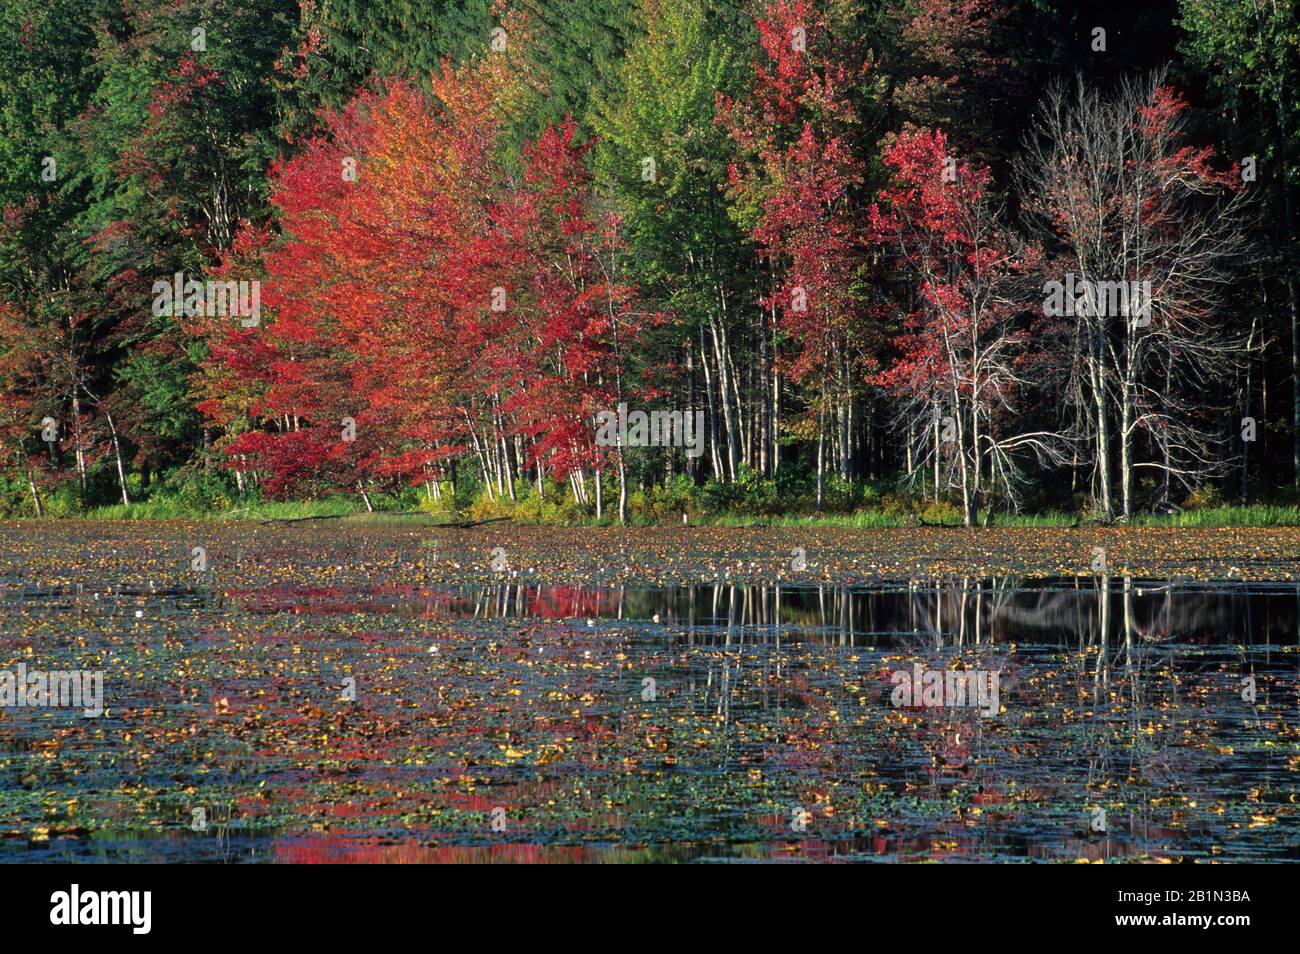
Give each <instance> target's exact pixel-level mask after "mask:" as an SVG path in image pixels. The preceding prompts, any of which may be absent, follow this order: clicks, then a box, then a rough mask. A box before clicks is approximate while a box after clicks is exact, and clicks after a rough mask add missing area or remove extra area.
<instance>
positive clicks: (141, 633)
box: [0, 577, 1300, 862]
mask: <svg viewBox="0 0 1300 954" xmlns="http://www.w3.org/2000/svg"><path fill="white" fill-rule="evenodd" d="M1298 607H1300V588H1297V587H1296V586H1294V585H1289V584H1288V585H1285V586H1282V585H1269V584H1258V583H1255V584H1215V585H1208V584H1190V583H1177V582H1160V581H1150V580H1133V579H1123V578H1104V577H1096V578H1080V579H1047V580H1026V579H1017V578H1006V579H998V580H974V579H967V580H961V579H956V580H954V579H948V580H931V581H918V582H915V583H912V584H907V585H896V586H884V587H875V588H868V587H862V588H844V587H836V586H822V587H809V586H784V585H783V586H763V585H747V586H733V585H723V584H719V585H706V586H694V587H672V588H637V587H626V586H624V587H595V586H578V585H575V586H538V585H492V586H466V587H454V586H386V585H364V586H353V585H346V584H343V585H311V586H309V585H301V586H294V585H277V586H270V587H244V588H231V589H225V590H222V591H218V590H215V589H191V588H187V587H171V588H165V587H151V586H127V587H120V586H119V587H113V588H112V589H111V590H110V589H107V588H106V589H104V590H102V591H101V590H93V591H92V590H90V589H87V588H86V587H85V586H82V587H81V588H77V587H53V588H48V587H47V588H45V589H36V588H25V587H21V586H10V587H8V588H7V589H6V590H5V591H4V592H3V594H0V668H5V667H8V668H12V667H13V666H15V665H16V664H17V663H18V662H26V663H27V665H28V666H29V667H31V666H34V665H36V664H37V662H38V661H39V664H40V665H42V666H44V667H45V668H46V669H55V668H61V667H62V668H99V669H102V670H103V671H104V674H105V675H104V681H105V703H106V705H107V706H108V708H109V711H108V712H107V713H106V714H105V715H104V716H103V717H101V718H100V719H97V720H80V719H78V718H77V714H74V713H70V712H67V711H64V710H49V709H46V710H32V709H20V710H10V711H9V712H8V713H6V717H5V718H4V720H3V721H0V757H2V758H3V768H2V769H0V772H2V775H0V778H2V779H3V784H4V800H3V802H0V805H2V806H3V814H2V815H0V827H2V828H3V829H4V830H5V832H6V837H4V838H3V839H0V859H2V860H9V861H52V860H70V859H81V860H227V861H241V862H257V861H317V860H324V861H338V860H344V861H352V860H355V861H396V860H407V861H430V860H438V861H491V860H502V861H529V860H548V861H622V860H680V861H688V860H731V861H736V860H746V859H772V858H790V859H792V860H798V859H815V858H822V859H827V858H830V859H842V860H858V861H864V860H886V861H890V860H920V859H938V860H1052V861H1075V860H1078V859H1079V858H1087V859H1090V860H1098V859H1118V860H1151V859H1162V860H1163V859H1172V860H1211V859H1213V860H1295V859H1297V858H1300V818H1298V817H1297V813H1296V803H1295V799H1296V792H1297V786H1296V778H1297V766H1298V765H1300V747H1298V745H1297V738H1298V734H1297V721H1298V720H1297V712H1298V710H1300V707H1298V705H1297V693H1296V682H1297V680H1296V675H1297V667H1298V664H1300V656H1298V655H1297V651H1296V650H1297V619H1298V615H1297V609H1298ZM914 665H922V666H925V667H927V668H933V669H951V668H954V667H965V668H968V669H974V670H979V671H987V672H997V673H999V674H1000V678H1001V686H1002V688H1001V695H1000V703H1001V707H1000V711H998V712H997V713H996V714H994V715H993V716H992V717H983V716H980V715H979V714H978V713H976V712H974V711H972V710H970V709H961V708H951V707H941V708H924V707H919V706H918V707H902V708H900V707H899V706H896V705H894V704H893V703H892V702H891V690H892V687H893V683H892V682H891V678H890V677H891V673H894V672H897V671H899V670H907V669H909V668H910V667H912V666H914ZM348 678H351V679H353V680H354V681H355V688H356V691H357V697H356V699H354V700H345V699H340V688H339V687H340V685H341V684H342V683H343V681H344V680H345V679H348ZM646 680H652V681H653V686H654V690H653V692H652V693H651V694H650V695H649V696H647V689H646V687H647V685H648V684H647V682H646ZM55 740H57V745H56V744H55ZM196 808H199V809H201V810H202V813H203V818H204V822H205V824H204V826H203V827H202V828H201V829H200V830H195V829H194V827H193V824H194V822H193V820H194V818H195V815H194V811H195V809H196ZM497 808H500V809H501V810H502V812H503V817H504V819H505V821H504V823H503V824H502V826H501V828H500V829H499V830H497V829H493V828H492V827H491V824H490V819H491V817H492V812H493V810H494V809H497ZM1099 810H1101V811H1104V816H1105V820H1104V822H1103V823H1102V824H1101V828H1098V827H1097V824H1098V818H1099V816H1098V812H1099ZM799 811H804V812H807V816H806V817H805V819H804V824H803V826H802V827H800V826H799V825H798V824H796V819H797V817H798V812H799Z"/></svg>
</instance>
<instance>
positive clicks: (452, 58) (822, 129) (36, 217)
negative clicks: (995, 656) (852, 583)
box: [0, 0, 1300, 524]
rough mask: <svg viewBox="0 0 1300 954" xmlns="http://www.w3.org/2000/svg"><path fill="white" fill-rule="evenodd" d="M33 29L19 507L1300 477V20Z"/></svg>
mask: <svg viewBox="0 0 1300 954" xmlns="http://www.w3.org/2000/svg"><path fill="white" fill-rule="evenodd" d="M0 19H3V22H4V26H3V29H2V30H0V124H2V127H3V128H2V134H0V149H3V150H4V153H5V155H4V157H3V158H4V162H3V164H2V166H0V204H3V212H4V214H3V222H2V223H0V468H3V474H4V481H3V487H2V488H0V489H2V490H3V493H4V501H3V504H4V507H5V509H7V510H8V511H10V512H28V513H35V514H41V513H44V512H46V511H47V510H48V509H50V504H51V501H62V502H66V503H68V505H69V506H71V507H73V508H74V509H75V508H76V507H84V506H89V505H93V504H97V503H105V502H110V501H119V502H121V503H123V504H129V503H131V502H132V501H133V500H139V499H142V498H146V497H148V496H149V495H151V494H154V493H159V492H162V489H166V490H174V489H176V488H180V489H181V491H182V492H185V491H188V490H189V489H191V488H198V489H197V490H196V491H195V493H197V494H198V495H199V496H200V497H202V498H203V499H204V500H205V501H210V500H211V497H212V495H213V490H212V488H213V487H228V488H229V493H230V495H231V496H232V497H233V496H239V495H244V496H258V497H263V498H282V497H290V498H292V497H314V496H318V495H321V494H324V493H347V494H355V495H357V496H358V497H359V498H360V499H361V500H364V501H365V503H366V505H367V506H371V505H372V498H373V497H374V496H375V495H376V494H393V493H397V494H403V493H406V494H411V493H418V494H420V495H422V496H424V497H425V498H426V499H427V500H428V501H429V502H430V503H432V504H437V502H438V501H440V500H442V499H443V498H444V497H447V496H457V495H461V496H463V495H465V494H472V495H479V496H482V497H484V498H486V499H487V500H488V501H491V502H501V503H502V504H503V505H504V504H505V503H506V502H515V501H517V500H518V499H519V498H521V497H524V496H527V497H532V498H535V499H538V500H546V499H548V496H549V498H551V499H556V498H564V499H565V500H566V501H568V502H569V503H571V504H572V505H573V506H576V507H580V508H582V509H583V510H585V511H587V512H590V513H591V514H593V515H594V516H597V517H601V518H604V517H607V516H608V517H611V518H615V519H620V520H626V519H627V518H628V508H629V499H630V497H631V496H632V495H633V494H635V493H636V492H638V491H644V490H645V489H646V488H663V487H668V486H677V487H681V486H687V487H695V486H709V487H716V488H721V492H722V493H724V494H725V493H727V492H732V493H733V498H732V499H735V500H737V501H738V502H739V503H740V504H741V505H743V504H744V500H745V496H744V495H745V493H747V492H749V491H750V490H752V489H753V488H755V487H767V488H768V490H769V491H770V492H772V493H774V494H776V495H777V498H778V499H784V500H786V501H787V504H789V503H791V502H793V501H796V500H798V501H800V502H801V503H802V504H804V505H806V506H807V507H808V508H809V509H816V510H818V511H821V510H823V509H827V508H831V507H834V506H836V505H837V503H838V502H840V501H843V500H846V499H848V500H851V499H853V495H854V488H860V487H862V486H864V485H868V484H872V485H877V486H889V487H892V488H897V489H898V492H899V493H906V494H911V495H913V496H914V497H916V498H919V499H926V500H934V501H940V500H942V501H948V502H950V504H951V506H952V507H953V508H954V509H955V511H956V514H957V515H958V516H959V517H960V519H962V520H963V521H964V522H966V523H967V524H970V523H974V522H975V521H976V520H978V519H979V516H980V514H981V513H984V514H991V513H993V512H994V511H1019V510H1023V509H1030V510H1032V509H1040V508H1046V507H1049V506H1050V507H1064V508H1070V509H1078V510H1090V511H1092V512H1094V513H1095V514H1097V515H1098V516H1100V517H1102V518H1104V519H1112V518H1122V517H1129V516H1132V515H1134V514H1136V513H1138V512H1140V511H1144V510H1150V509H1153V508H1154V509H1159V508H1166V507H1176V506H1179V505H1180V504H1182V503H1184V502H1185V501H1187V500H1188V499H1189V497H1190V498H1192V499H1195V498H1196V497H1197V496H1198V495H1199V496H1202V497H1203V496H1205V495H1206V494H1208V493H1213V494H1219V495H1224V496H1234V497H1241V498H1258V497H1274V498H1276V497H1278V495H1285V494H1286V493H1287V491H1288V488H1295V487H1296V486H1297V485H1298V484H1300V389H1298V388H1297V387H1296V378H1297V356H1298V354H1300V331H1298V327H1297V309H1298V307H1300V305H1298V301H1297V291H1296V266H1297V254H1296V242H1295V224H1294V218H1293V216H1294V211H1293V206H1294V200H1295V198H1296V185H1297V176H1296V173H1295V170H1294V163H1293V160H1292V156H1293V154H1294V153H1295V151H1296V149H1297V146H1298V145H1300V142H1298V137H1300V132H1297V122H1296V120H1297V116H1296V115H1295V113H1296V109H1297V105H1296V102H1297V101H1296V93H1295V90H1296V86H1295V83H1294V80H1295V77H1296V70H1297V65H1298V63H1300V27H1298V26H1297V22H1296V21H1297V17H1296V10H1295V4H1294V2H1293V0H1273V2H1265V0H1183V2H1158V3H1154V4H1146V5H1135V4H1119V3H1113V4H1111V3H1093V4H1080V5H1078V6H1067V5H1062V4H1055V3H1048V2H1045V0H1043V2H1028V3H1022V4H1018V5H1013V4H1010V3H1005V2H1001V0H755V2H752V3H734V2H713V0H603V2H577V0H560V2H554V3H552V2H548V3H545V4H542V3H537V2H528V0H526V2H515V3H508V2H496V3H493V2H488V0H464V2H454V3H439V2H430V3H424V4H419V5H415V6H412V5H410V4H407V3H398V2H384V0H378V2H363V0H355V2H350V0H344V2H339V3H332V4H318V3H315V2H311V0H303V2H287V0H247V2H242V3H230V2H225V0H180V2H177V3H175V4H171V5H168V6H167V7H166V8H165V9H154V8H153V7H152V6H150V5H144V4H136V3H130V2H123V0H90V2H74V0H44V2H41V3H37V2H35V0H3V3H0ZM627 407H631V408H633V409H636V410H639V411H642V412H651V413H653V412H655V411H659V412H662V413H663V414H664V415H672V414H676V415H678V417H677V420H679V421H680V420H683V419H684V420H688V421H689V420H690V419H691V417H692V415H693V414H694V413H695V412H696V411H698V412H699V413H700V414H701V415H702V418H701V419H702V421H703V441H702V446H700V447H688V446H683V442H681V441H667V440H666V441H663V442H660V441H658V440H657V439H656V440H653V441H637V440H631V441H624V442H619V443H615V444H613V445H611V444H610V443H609V442H607V441H603V440H598V439H597V438H598V431H599V428H598V424H597V422H598V421H600V420H602V419H604V418H606V417H608V415H610V414H611V412H613V411H614V409H616V408H627ZM664 419H668V418H667V417H665V418H664ZM674 444H676V445H677V446H673V445H674ZM628 445H639V446H628ZM160 488H161V489H160ZM727 488H732V490H731V491H727V490H726V489H727ZM1292 492H1294V491H1293V490H1292Z"/></svg>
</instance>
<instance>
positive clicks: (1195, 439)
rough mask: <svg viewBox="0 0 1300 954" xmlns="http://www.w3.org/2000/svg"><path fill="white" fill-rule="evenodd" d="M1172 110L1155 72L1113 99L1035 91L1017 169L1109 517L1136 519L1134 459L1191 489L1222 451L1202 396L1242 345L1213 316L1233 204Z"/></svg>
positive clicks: (1227, 182) (1235, 242)
mask: <svg viewBox="0 0 1300 954" xmlns="http://www.w3.org/2000/svg"><path fill="white" fill-rule="evenodd" d="M1184 109H1185V104H1184V102H1183V101H1182V100H1181V99H1180V98H1179V96H1178V94H1177V93H1176V92H1175V91H1174V90H1173V89H1172V88H1170V87H1169V86H1167V85H1165V82H1164V75H1163V73H1162V72H1157V73H1153V74H1150V75H1148V76H1145V77H1143V78H1141V79H1137V80H1128V81H1125V82H1123V83H1121V84H1120V85H1119V87H1118V88H1117V89H1116V90H1115V91H1114V92H1113V93H1110V94H1103V93H1101V92H1099V91H1098V90H1096V89H1092V88H1090V87H1087V86H1086V85H1085V84H1084V83H1083V81H1082V79H1080V80H1077V81H1076V83H1075V85H1074V87H1073V90H1072V91H1067V89H1066V88H1065V87H1058V88H1056V89H1054V90H1052V91H1051V92H1050V93H1049V94H1048V96H1047V98H1046V100H1045V101H1044V104H1043V106H1042V109H1041V111H1040V114H1039V116H1038V119H1037V122H1036V125H1035V128H1034V130H1033V131H1032V133H1031V136H1030V139H1029V142H1028V145H1027V150H1026V153H1025V155H1024V156H1023V157H1022V160H1021V162H1020V163H1019V165H1018V173H1019V177H1020V180H1021V184H1022V191H1023V194H1024V196H1025V199H1026V205H1027V209H1028V211H1029V213H1030V214H1031V215H1032V216H1033V217H1034V218H1036V219H1037V221H1038V225H1039V226H1040V228H1041V229H1042V231H1043V232H1044V233H1045V234H1046V235H1048V236H1049V237H1050V240H1051V241H1052V242H1053V243H1054V245H1055V249H1054V251H1055V253H1056V254H1055V255H1054V256H1053V257H1052V259H1051V261H1052V262H1053V266H1054V268H1053V269H1052V270H1049V278H1051V279H1052V280H1053V281H1055V282H1056V283H1057V284H1058V287H1059V288H1060V292H1061V294H1060V296H1059V297H1058V298H1057V301H1056V303H1055V305H1056V307H1058V308H1060V306H1062V305H1063V306H1064V307H1063V309H1061V312H1062V313H1063V315H1064V316H1065V317H1068V318H1073V319H1075V320H1076V321H1077V323H1078V334H1076V335H1075V336H1074V342H1075V349H1076V350H1075V352H1074V353H1073V354H1072V355H1070V357H1069V368H1070V371H1071V381H1070V384H1069V387H1068V389H1067V390H1068V391H1069V393H1072V394H1076V395H1078V396H1080V397H1081V398H1082V399H1083V400H1082V401H1079V402H1078V403H1077V404H1076V405H1075V406H1074V408H1073V410H1074V412H1075V415H1076V417H1075V421H1074V426H1075V428H1076V429H1077V430H1078V432H1079V433H1081V434H1083V435H1085V436H1086V437H1087V439H1088V443H1089V444H1090V445H1091V448H1092V455H1091V458H1092V463H1093V466H1094V468H1095V487H1096V498H1095V499H1096V501H1097V505H1098V508H1099V509H1100V510H1101V511H1102V512H1103V513H1104V514H1105V515H1106V516H1107V517H1111V516H1114V515H1115V513H1116V511H1117V510H1118V513H1119V514H1120V515H1122V516H1124V517H1128V516H1130V515H1131V514H1132V513H1133V510H1134V507H1135V496H1136V486H1135V473H1136V472H1137V471H1138V470H1139V469H1142V468H1147V469H1152V470H1156V471H1159V472H1161V473H1162V474H1163V475H1164V477H1165V481H1164V483H1165V486H1166V487H1167V486H1168V483H1169V481H1170V480H1171V479H1172V480H1176V481H1177V482H1179V483H1181V484H1182V485H1184V486H1185V487H1188V488H1191V487H1194V486H1196V485H1198V484H1200V483H1202V482H1204V481H1205V480H1207V479H1209V478H1211V477H1213V476H1217V475H1220V474H1222V473H1224V472H1225V471H1226V469H1227V468H1228V466H1229V462H1230V459H1231V456H1232V454H1231V452H1230V451H1229V450H1228V449H1227V448H1226V447H1225V445H1224V437H1223V434H1222V429H1221V428H1216V427H1215V426H1213V423H1212V422H1213V419H1214V417H1215V415H1214V413H1213V411H1212V410H1211V406H1210V401H1211V395H1212V394H1213V390H1214V389H1213V385H1214V384H1215V383H1216V382H1217V381H1218V380H1219V379H1220V377H1221V376H1222V375H1225V374H1226V373H1229V372H1230V371H1231V370H1232V368H1233V366H1234V364H1235V363H1236V362H1237V361H1238V360H1239V359H1240V358H1241V356H1242V355H1243V354H1244V351H1245V343H1244V342H1243V341H1240V340H1238V339H1236V338H1234V337H1231V336H1229V335H1227V334H1225V333H1224V332H1223V331H1222V330H1221V323H1220V322H1216V321H1215V320H1214V319H1215V317H1216V312H1217V310H1218V308H1219V306H1220V304H1221V302H1222V299H1223V293H1224V290H1225V288H1226V286H1227V285H1228V284H1229V283H1230V282H1231V281H1232V279H1233V276H1234V266H1235V265H1236V264H1237V263H1238V261H1239V260H1240V259H1241V258H1242V257H1243V255H1244V254H1245V253H1246V250H1247V247H1248V246H1247V241H1246V239H1245V236H1244V233H1243V229H1242V223H1243V221H1244V220H1245V208H1244V206H1245V199H1244V194H1243V193H1242V192H1241V191H1240V190H1239V189H1238V188H1236V187H1237V186H1239V185H1240V182H1239V181H1234V179H1233V177H1232V175H1231V174H1229V173H1225V172H1218V171H1216V170H1215V169H1213V168H1212V166H1211V160H1212V152H1211V150H1209V149H1197V148H1193V147H1190V146H1188V145H1186V144H1185V143H1184V142H1183V128H1182V127H1183V111H1184ZM1048 287H1049V286H1048V285H1045V286H1044V291H1045V292H1047V290H1048ZM1053 291H1054V292H1055V291H1056V289H1053ZM1045 304H1046V305H1047V307H1048V308H1049V310H1050V309H1051V308H1052V307H1053V306H1052V303H1050V302H1045ZM1085 404H1086V405H1087V406H1086V407H1085ZM1116 478H1117V479H1118V483H1119V489H1118V498H1119V499H1118V506H1116V499H1115V498H1116V491H1115V488H1114V481H1115V479H1116Z"/></svg>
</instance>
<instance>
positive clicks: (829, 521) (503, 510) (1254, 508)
mask: <svg viewBox="0 0 1300 954" xmlns="http://www.w3.org/2000/svg"><path fill="white" fill-rule="evenodd" d="M374 503H375V506H376V510H375V511H374V512H373V513H371V512H368V511H367V510H366V508H365V506H364V504H362V503H361V502H359V501H357V500H355V499H352V498H346V497H330V498H326V499H322V500H305V501H264V502H253V503H249V504H246V505H241V506H237V507H232V508H229V509H223V510H217V509H196V508H193V507H186V506H182V505H180V504H179V503H178V502H177V501H176V500H175V499H174V498H163V499H160V500H149V501H144V502H140V503H132V504H129V505H123V504H117V505H113V506H103V507H94V508H90V509H88V510H85V511H82V512H79V513H75V514H63V515H59V516H55V517H46V518H45V519H85V520H272V519H277V520H285V519H301V518H304V517H338V516H347V517H349V519H356V520H363V521H366V522H389V521H396V520H420V519H421V518H420V517H418V516H402V517H397V516H394V515H393V514H394V512H397V511H403V512H405V511H409V510H410V509H412V508H411V507H410V505H409V503H408V502H405V501H401V500H397V499H382V498H381V499H378V500H375V501H374ZM426 513H427V518H425V519H427V520H430V521H435V522H437V521H450V520H453V519H467V518H468V519H487V518H490V517H494V516H503V517H511V518H512V519H513V520H514V521H516V522H518V523H522V524H528V525H538V526H570V527H572V526H610V525H613V524H615V523H616V522H617V521H616V520H613V519H611V518H610V517H609V516H608V515H606V516H605V517H604V518H602V519H600V520H597V519H596V518H595V517H594V516H593V515H589V514H584V513H581V512H578V511H575V510H573V509H570V508H555V509H554V510H549V511H548V510H545V509H540V508H538V507H535V506H530V505H528V503H527V501H525V502H523V503H521V504H516V505H514V506H511V505H510V503H509V502H506V503H501V502H491V503H486V502H485V503H481V504H475V505H474V506H471V507H470V508H468V510H467V511H457V512H453V511H451V510H449V509H442V508H436V509H435V508H430V509H428V510H427V511H426ZM688 517H689V522H690V524H691V525H692V526H714V527H838V528H844V529H862V530H869V529H883V528H902V527H916V526H921V525H922V521H923V520H924V522H925V523H926V524H943V525H950V526H956V525H958V524H959V523H960V520H959V519H958V517H957V514H956V512H955V511H948V510H941V511H938V512H934V511H932V510H931V511H924V512H922V513H920V514H918V513H915V512H911V511H904V512H897V511H885V510H879V509H859V510H854V511H851V512H847V513H823V514H820V515H818V514H775V515H756V514H752V513H745V512H743V511H740V510H727V511H722V512H718V513H707V512H701V511H696V512H693V513H689V514H688ZM682 522H683V521H682V519H681V514H680V513H673V514H654V515H647V514H644V513H636V512H633V513H632V514H631V516H630V519H629V523H631V524H633V525H636V526H657V525H658V526H680V525H681V524H682ZM983 522H984V515H983V514H981V515H980V523H981V524H983ZM1092 523H1095V521H1091V520H1089V519H1088V518H1084V517H1080V516H1079V515H1076V514H1071V513H1063V512H1060V511H1050V512H1046V513H1025V514H994V516H993V520H992V524H993V526H999V527H1070V526H1074V525H1076V524H1084V525H1091V524H1092ZM1129 524H1130V525H1131V526H1142V527H1296V526H1300V507H1294V506H1280V505H1270V504H1253V505H1244V506H1218V507H1204V508H1199V509H1195V510H1185V511H1182V512H1180V513H1172V514H1139V515H1137V516H1135V517H1134V518H1133V519H1132V520H1130V521H1129Z"/></svg>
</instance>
